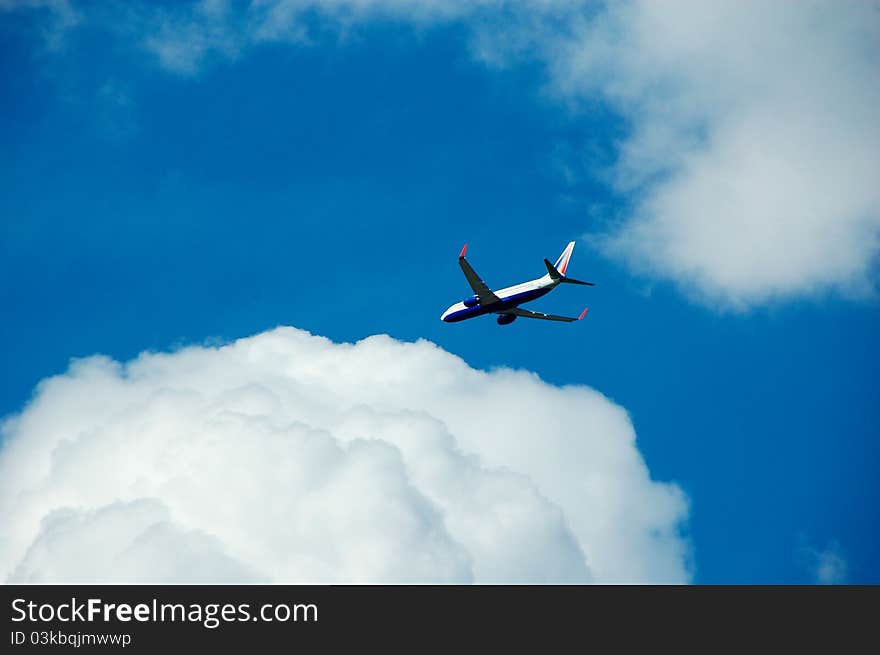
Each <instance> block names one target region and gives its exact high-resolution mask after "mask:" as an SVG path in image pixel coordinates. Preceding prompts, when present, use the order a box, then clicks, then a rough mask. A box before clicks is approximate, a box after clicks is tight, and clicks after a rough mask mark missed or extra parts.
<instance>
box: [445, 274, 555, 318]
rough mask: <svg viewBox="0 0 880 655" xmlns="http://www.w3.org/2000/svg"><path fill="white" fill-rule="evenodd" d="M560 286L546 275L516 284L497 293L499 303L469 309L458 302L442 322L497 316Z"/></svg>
mask: <svg viewBox="0 0 880 655" xmlns="http://www.w3.org/2000/svg"><path fill="white" fill-rule="evenodd" d="M558 284H559V281H558V280H554V279H553V278H551V277H550V276H549V275H545V276H543V277H540V278H538V279H536V280H530V281H529V282H523V283H522V284H516V285H514V286H512V287H506V288H504V289H501V290H499V291H496V292H495V295H496V296H498V298H499V301H498V302H494V303H491V304H489V305H479V304H475V305H473V306H471V307H468V305H466V304H465V303H464V302H457V303H455V304H454V305H452V306H451V307H449V309H447V310H446V311H445V312H443V314H442V315H441V316H440V320H441V321H445V322H446V323H457V322H459V321H466V320H467V319H469V318H475V317H477V316H483V315H484V314H497V313H499V312H503V311H504V310H507V309H513V308H514V307H518V306H519V305H521V304H523V303H527V302H530V301H532V300H535V299H537V298H540V297H541V296H544V295H546V294H548V293H550V292H551V291H553V289H555V288H556V286H557V285H558Z"/></svg>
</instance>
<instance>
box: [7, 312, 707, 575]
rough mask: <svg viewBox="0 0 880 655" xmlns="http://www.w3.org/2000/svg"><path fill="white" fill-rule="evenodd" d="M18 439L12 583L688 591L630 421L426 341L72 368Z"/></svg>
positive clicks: (287, 334)
mask: <svg viewBox="0 0 880 655" xmlns="http://www.w3.org/2000/svg"><path fill="white" fill-rule="evenodd" d="M2 439H3V440H2V444H3V445H2V450H0V524H2V525H3V530H2V532H0V577H2V578H3V579H5V580H7V581H10V582H12V581H24V582H71V581H90V582H149V581H155V582H206V581H216V582H222V581H229V582H239V581H257V582H260V581H271V582H471V581H473V582H588V581H599V582H632V581H651V582H683V581H687V580H688V579H689V577H690V569H689V545H688V541H687V539H686V538H685V537H684V536H683V535H682V530H683V529H684V528H685V525H686V519H687V502H686V498H685V497H684V495H683V493H682V492H681V490H680V489H679V488H678V487H677V486H675V485H674V484H669V483H660V482H656V481H652V480H651V477H650V474H649V471H648V469H647V467H646V465H645V462H644V460H643V459H642V457H641V455H640V453H639V451H638V449H637V447H636V442H635V434H634V431H633V427H632V424H631V422H630V420H629V418H628V416H627V414H626V412H625V411H624V410H623V409H622V408H620V407H619V406H617V405H615V404H614V403H612V402H611V401H609V400H608V399H607V398H605V397H604V396H602V395H601V394H600V393H598V392H596V391H594V390H592V389H589V388H587V387H580V386H577V387H575V386H572V387H556V386H553V385H550V384H547V383H545V382H543V381H542V380H540V379H539V378H538V377H537V376H536V375H534V374H531V373H528V372H523V371H513V370H507V369H499V370H495V371H492V372H485V371H479V370H474V369H472V368H470V367H468V366H467V365H466V364H465V363H464V362H463V361H462V360H461V359H459V358H457V357H455V356H453V355H451V354H449V353H447V352H445V351H443V350H442V349H440V348H438V347H437V346H435V345H434V344H431V343H429V342H426V341H419V342H417V343H402V342H399V341H395V340H394V339H391V338H389V337H386V336H375V337H370V338H367V339H365V340H363V341H360V342H358V343H356V344H335V343H333V342H330V341H328V340H326V339H324V338H321V337H316V336H312V335H310V334H308V333H306V332H302V331H299V330H296V329H293V328H278V329H276V330H273V331H271V332H266V333H263V334H260V335H257V336H254V337H251V338H247V339H241V340H239V341H236V342H234V343H232V344H230V345H226V346H222V347H217V348H209V347H191V348H186V349H183V350H180V351H178V352H174V353H157V354H150V353H145V354H143V355H141V356H140V357H138V358H137V359H135V360H133V361H131V362H128V363H126V364H120V363H118V362H115V361H113V360H110V359H108V358H106V357H101V356H96V357H91V358H87V359H82V360H77V361H76V362H74V364H73V365H72V366H71V368H70V370H69V371H68V372H67V373H65V374H64V375H60V376H56V377H53V378H50V379H47V380H44V381H43V382H42V383H40V385H39V386H38V388H37V390H36V392H35V395H34V398H33V399H32V401H31V402H30V403H29V404H28V405H27V406H26V407H25V408H24V410H23V411H22V412H21V413H20V414H18V415H16V416H13V417H10V418H8V419H7V420H5V421H4V423H3V424H2Z"/></svg>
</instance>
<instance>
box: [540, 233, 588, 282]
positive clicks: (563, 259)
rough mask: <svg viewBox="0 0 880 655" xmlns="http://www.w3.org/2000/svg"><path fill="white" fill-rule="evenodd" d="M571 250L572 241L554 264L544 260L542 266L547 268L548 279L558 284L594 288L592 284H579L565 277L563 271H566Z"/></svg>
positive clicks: (572, 247)
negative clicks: (563, 283) (581, 285)
mask: <svg viewBox="0 0 880 655" xmlns="http://www.w3.org/2000/svg"><path fill="white" fill-rule="evenodd" d="M572 250H574V241H572V242H570V243H569V244H568V245H567V246H565V250H563V251H562V254H561V255H559V259H557V260H556V263H555V264H551V263H550V260H549V259H545V260H544V265H545V266H547V272H548V273H549V274H550V277H551V278H553V279H554V280H557V281H559V282H565V283H566V284H583V285H585V286H588V287H592V286H596V285H595V284H593V283H592V282H581V281H580V280H575V279H573V278H570V277H566V276H565V271H566V270H568V261H569V260H570V259H571V251H572Z"/></svg>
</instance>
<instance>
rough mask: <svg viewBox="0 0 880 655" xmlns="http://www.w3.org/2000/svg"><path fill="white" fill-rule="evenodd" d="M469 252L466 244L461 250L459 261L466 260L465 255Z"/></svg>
mask: <svg viewBox="0 0 880 655" xmlns="http://www.w3.org/2000/svg"><path fill="white" fill-rule="evenodd" d="M466 252H467V244H464V247H463V248H462V249H461V252H460V253H458V258H459V259H464V254H465V253H466Z"/></svg>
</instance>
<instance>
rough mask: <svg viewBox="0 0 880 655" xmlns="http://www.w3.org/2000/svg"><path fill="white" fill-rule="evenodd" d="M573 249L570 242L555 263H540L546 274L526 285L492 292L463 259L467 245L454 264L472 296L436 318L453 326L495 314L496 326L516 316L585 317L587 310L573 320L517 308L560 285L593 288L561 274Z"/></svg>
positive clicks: (506, 323) (512, 319)
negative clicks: (580, 285) (463, 277)
mask: <svg viewBox="0 0 880 655" xmlns="http://www.w3.org/2000/svg"><path fill="white" fill-rule="evenodd" d="M573 249H574V241H572V242H571V243H569V244H568V245H567V246H566V247H565V250H563V251H562V254H561V255H559V259H557V260H556V263H555V264H551V263H550V261H549V260H547V259H545V260H544V265H545V266H546V267H547V274H546V275H544V276H543V277H539V278H537V279H535V280H531V281H530V282H523V283H522V284H517V285H515V286H512V287H506V288H504V289H500V290H499V291H492V290H491V289H490V288H489V287H488V285H487V284H486V283H485V282H483V280H482V279H481V278H480V276H479V275H477V273H476V272H475V271H474V269H473V268H472V267H471V265H470V264H469V263H468V261H467V259H465V254H466V253H467V244H464V247H463V248H462V249H461V253H459V255H458V263H459V265H460V266H461V270H462V271H464V276H465V277H466V278H467V281H468V284H470V285H471V289H473V292H474V295H472V296H468V297H467V298H465V299H464V300H462V301H461V302H458V303H455V304H454V305H452V306H451V307H450V308H449V309H447V310H446V311H445V312H443V314H442V315H441V316H440V320H441V321H445V322H446V323H457V322H458V321H464V320H467V319H469V318H474V317H476V316H482V315H484V314H498V319H497V320H498V324H499V325H509V324H510V323H513V322H514V321H515V320H516V319H517V317H522V318H539V319H543V320H545V321H565V322H571V321H579V320H581V319H583V317H584V316H586V314H587V309H584V311H582V312H581V314H580V316H578V317H576V318H574V317H570V316H554V315H553V314H542V313H540V312H532V311H529V310H528V309H521V308H520V305H522V304H523V303H527V302H530V301H532V300H535V299H536V298H540V297H541V296H543V295H546V294H548V293H550V292H551V291H553V289H555V288H556V287H557V286H559V285H560V284H563V283H565V284H583V285H586V286H594V285H593V283H592V282H581V281H580V280H574V279H572V278H570V277H567V276H566V275H565V272H566V270H568V260H569V259H571V251H572V250H573Z"/></svg>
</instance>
